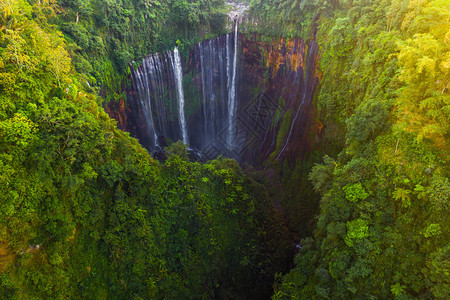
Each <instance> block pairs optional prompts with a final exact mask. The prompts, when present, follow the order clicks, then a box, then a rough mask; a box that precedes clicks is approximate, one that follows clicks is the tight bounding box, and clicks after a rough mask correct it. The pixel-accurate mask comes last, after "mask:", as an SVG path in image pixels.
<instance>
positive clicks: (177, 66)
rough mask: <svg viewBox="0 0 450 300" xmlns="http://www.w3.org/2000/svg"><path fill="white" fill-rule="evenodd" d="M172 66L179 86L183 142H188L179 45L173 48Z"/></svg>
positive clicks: (179, 108) (178, 96)
mask: <svg viewBox="0 0 450 300" xmlns="http://www.w3.org/2000/svg"><path fill="white" fill-rule="evenodd" d="M172 67H173V73H174V76H175V82H176V88H177V98H178V115H179V122H180V127H181V134H182V137H183V142H184V143H185V144H187V143H188V135H187V130H186V118H185V117H184V92H183V70H182V68H181V58H180V53H179V52H178V48H177V47H175V49H174V50H173V60H172Z"/></svg>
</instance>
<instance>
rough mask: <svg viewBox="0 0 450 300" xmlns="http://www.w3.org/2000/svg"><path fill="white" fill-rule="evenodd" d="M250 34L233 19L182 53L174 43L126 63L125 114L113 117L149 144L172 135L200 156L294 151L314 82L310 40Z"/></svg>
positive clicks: (156, 145) (304, 128) (152, 147)
mask: <svg viewBox="0 0 450 300" xmlns="http://www.w3.org/2000/svg"><path fill="white" fill-rule="evenodd" d="M254 38H255V39H248V37H246V36H244V35H240V34H239V23H238V22H235V23H234V24H233V30H232V32H230V33H228V34H225V35H221V36H218V37H216V38H215V39H212V40H204V41H202V42H200V43H199V44H197V45H196V46H195V47H194V49H192V50H191V51H190V52H189V53H187V52H186V51H179V49H178V48H177V47H175V48H174V50H171V51H168V52H165V53H154V54H150V55H148V56H147V57H145V58H144V59H143V61H142V64H141V65H139V66H138V67H136V68H132V69H131V77H130V79H131V86H130V87H129V88H128V89H127V102H128V103H127V105H128V107H129V115H128V116H126V117H125V118H121V119H125V120H127V124H128V130H129V131H130V132H132V134H133V136H135V137H137V138H138V139H139V141H140V143H141V144H142V145H144V146H145V147H146V148H147V149H148V150H149V151H150V152H155V151H157V152H158V151H159V150H160V149H161V147H165V146H166V145H167V144H169V143H170V141H178V140H180V141H183V142H184V143H185V144H188V145H189V148H190V149H192V150H195V151H194V152H196V153H198V154H199V155H200V156H204V158H205V159H212V158H216V157H217V156H219V155H224V156H227V157H231V158H235V159H237V160H238V161H241V162H242V161H253V160H254V159H255V158H256V157H259V158H260V159H263V160H264V159H267V158H282V157H285V156H286V155H290V154H289V153H298V152H301V151H302V149H303V148H304V146H303V145H304V144H305V141H306V140H305V139H307V138H308V137H307V133H308V130H309V129H308V126H310V125H309V124H310V123H309V120H310V111H311V103H312V98H313V94H314V91H315V88H316V86H317V84H318V77H317V73H316V60H317V50H318V48H317V43H315V42H314V41H313V42H310V43H309V44H308V45H305V44H304V43H303V41H301V40H292V41H286V40H283V39H279V40H277V41H272V42H271V43H264V42H261V41H258V37H257V36H255V37H254ZM180 52H181V53H183V55H181V53H180ZM302 147H303V148H302ZM272 153H274V155H271V154H272Z"/></svg>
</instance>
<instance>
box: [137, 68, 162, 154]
mask: <svg viewBox="0 0 450 300" xmlns="http://www.w3.org/2000/svg"><path fill="white" fill-rule="evenodd" d="M148 65H149V60H148V59H144V60H143V62H142V69H137V70H136V71H135V72H134V74H135V77H136V78H135V85H136V88H137V91H138V93H139V96H140V97H139V100H140V103H141V107H142V110H143V113H144V115H145V118H146V119H147V122H146V124H147V130H148V131H149V135H150V138H153V140H152V141H151V143H152V146H155V145H156V143H157V138H156V131H155V123H154V121H153V113H152V103H151V97H150V86H149V71H148Z"/></svg>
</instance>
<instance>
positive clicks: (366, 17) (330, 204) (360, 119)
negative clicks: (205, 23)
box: [251, 0, 450, 299]
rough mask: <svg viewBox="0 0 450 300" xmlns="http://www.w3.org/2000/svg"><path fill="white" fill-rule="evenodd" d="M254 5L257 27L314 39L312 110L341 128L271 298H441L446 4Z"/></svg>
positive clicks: (449, 51) (288, 0)
mask: <svg viewBox="0 0 450 300" xmlns="http://www.w3.org/2000/svg"><path fill="white" fill-rule="evenodd" d="M251 9H252V12H253V14H254V15H256V16H257V18H259V20H260V21H259V23H258V24H260V23H261V24H263V25H262V26H261V27H260V30H261V31H262V32H266V33H267V34H278V35H279V34H282V35H285V36H292V35H300V36H302V37H304V38H316V39H317V41H318V42H319V44H320V47H321V60H320V68H321V70H322V71H323V80H322V88H321V91H320V94H319V95H318V98H317V106H318V109H319V111H320V116H319V117H320V118H321V119H322V120H324V123H325V125H326V126H327V125H328V127H330V128H331V127H332V126H339V127H340V128H341V130H342V131H345V133H346V140H345V145H343V147H342V151H341V152H340V154H339V155H336V156H335V157H330V156H325V157H324V158H323V163H321V164H317V165H316V166H314V167H313V168H312V171H311V172H310V174H309V178H310V180H311V181H312V183H313V185H314V188H315V190H316V191H318V192H319V193H320V194H321V202H320V215H319V217H318V222H317V225H316V229H315V233H314V236H313V237H311V238H307V239H304V240H303V241H302V245H303V249H302V250H301V251H300V253H299V254H298V255H297V257H296V260H295V262H296V265H297V266H296V267H295V268H294V269H293V270H292V271H291V272H289V273H288V274H287V275H285V276H284V277H283V278H282V279H281V280H280V281H279V282H278V283H276V292H275V295H274V296H273V298H274V299H290V298H294V299H313V298H316V297H317V298H326V299H353V298H358V299H388V298H395V299H412V298H426V299H429V298H442V299H448V298H449V297H450V285H449V284H450V282H449V281H450V264H449V256H450V244H449V241H450V236H449V230H448V229H449V226H450V219H449V198H450V182H449V179H448V178H449V174H450V172H449V171H450V170H449V162H448V159H449V155H450V143H449V138H450V136H449V135H450V133H449V129H450V95H449V88H450V82H449V79H450V23H449V22H450V19H449V16H450V3H449V1H446V0H434V1H431V0H410V1H403V0H375V1H373V0H371V1H369V0H361V1H351V0H349V1H319V0H303V1H299V0H294V1H292V0H280V1H272V2H268V1H264V0H253V1H252V7H251ZM277 22H279V23H277ZM278 24H282V25H281V26H278V27H277V25H278ZM326 131H327V128H325V138H329V139H330V140H332V139H333V137H331V136H328V137H326V135H327V133H326Z"/></svg>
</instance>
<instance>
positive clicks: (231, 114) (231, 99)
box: [227, 18, 239, 149]
mask: <svg viewBox="0 0 450 300" xmlns="http://www.w3.org/2000/svg"><path fill="white" fill-rule="evenodd" d="M238 23H239V22H238V19H237V18H236V22H235V25H234V54H233V70H232V72H233V73H232V75H231V81H229V84H230V86H229V93H228V137H227V143H228V146H229V147H230V149H233V147H234V138H235V137H234V134H235V133H236V132H235V131H236V66H237V45H238ZM227 47H228V44H227ZM227 68H228V63H227ZM228 74H229V73H228Z"/></svg>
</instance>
